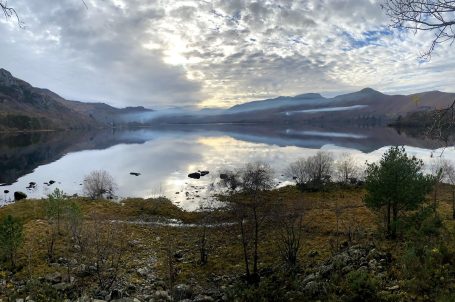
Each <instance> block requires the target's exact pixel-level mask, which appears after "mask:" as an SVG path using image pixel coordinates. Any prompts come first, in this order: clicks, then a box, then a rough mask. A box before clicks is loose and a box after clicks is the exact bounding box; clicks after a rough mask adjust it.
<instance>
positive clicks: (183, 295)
mask: <svg viewBox="0 0 455 302" xmlns="http://www.w3.org/2000/svg"><path fill="white" fill-rule="evenodd" d="M192 295H193V290H192V289H191V286H189V285H188V284H183V283H182V284H177V285H176V286H174V297H175V298H176V300H177V301H180V300H183V299H189V298H191V296H192Z"/></svg>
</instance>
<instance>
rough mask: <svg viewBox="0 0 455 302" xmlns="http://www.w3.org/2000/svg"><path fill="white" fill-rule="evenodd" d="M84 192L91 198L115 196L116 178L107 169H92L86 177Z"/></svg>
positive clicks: (110, 197)
mask: <svg viewBox="0 0 455 302" xmlns="http://www.w3.org/2000/svg"><path fill="white" fill-rule="evenodd" d="M83 189H84V194H86V195H87V196H88V197H90V198H91V199H99V198H108V199H112V198H113V197H114V193H115V189H116V184H115V182H114V178H113V177H112V176H111V175H110V174H109V173H108V172H106V171H104V170H99V171H92V172H91V173H90V174H89V175H87V176H86V177H85V178H84V188H83Z"/></svg>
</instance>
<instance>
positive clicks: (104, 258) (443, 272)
mask: <svg viewBox="0 0 455 302" xmlns="http://www.w3.org/2000/svg"><path fill="white" fill-rule="evenodd" d="M326 160H327V157H326V155H324V154H319V155H316V156H315V158H313V159H312V161H306V162H304V161H302V162H300V164H299V165H297V164H294V171H293V173H295V172H296V171H299V169H297V168H296V167H301V168H302V169H307V168H308V167H310V166H311V167H313V168H314V166H313V165H309V163H312V164H313V163H314V162H319V163H321V164H322V163H324V165H323V166H324V167H326V166H325V164H326V163H327V161H326ZM316 166H318V165H316ZM348 166H349V165H346V163H345V164H344V167H345V168H346V169H341V171H342V172H343V171H344V172H346V171H348V170H349V171H351V169H347V167H348ZM311 167H310V168H311ZM318 167H319V168H320V167H321V165H319V166H318ZM296 169H297V170H296ZM420 169H421V164H420V162H419V161H417V160H415V159H413V158H409V157H407V155H406V154H405V153H404V151H403V150H401V149H399V148H395V149H391V150H390V151H389V152H388V154H386V155H385V156H384V157H383V161H382V162H380V163H378V164H376V165H374V164H373V165H370V166H369V167H368V169H367V170H369V172H368V175H367V177H366V179H365V184H363V183H360V182H353V181H351V180H350V178H351V177H347V176H346V175H347V173H341V175H343V179H344V181H339V182H337V183H334V182H331V181H330V180H328V179H327V177H326V176H325V174H324V173H309V174H308V173H300V174H299V177H296V179H295V180H296V183H297V186H288V187H284V188H279V189H272V188H271V185H270V178H269V175H270V174H269V171H268V169H267V166H264V165H260V164H250V165H247V166H246V168H245V169H244V170H242V171H237V172H232V171H231V172H228V171H226V173H224V175H223V185H225V186H226V187H227V193H225V194H224V196H220V198H221V199H222V200H224V202H225V204H226V207H225V208H223V209H218V210H213V211H208V212H204V211H202V212H185V211H183V210H181V209H180V208H178V207H176V206H175V205H173V204H172V203H171V202H170V201H169V200H167V199H164V198H161V199H147V200H144V199H127V200H123V201H122V202H112V201H108V200H103V199H97V198H95V199H90V198H68V197H66V196H65V195H64V194H63V192H61V191H58V190H56V191H55V192H54V193H53V194H51V195H50V196H49V198H48V199H47V200H22V201H18V202H16V203H14V204H11V205H9V206H7V207H4V208H1V209H0V221H1V222H2V223H1V226H2V227H1V228H0V239H1V240H2V244H3V245H2V248H1V252H2V257H3V262H2V263H1V266H0V299H4V300H6V301H16V299H25V298H26V297H29V300H33V301H62V300H64V299H69V300H71V301H73V300H79V301H90V299H95V298H96V299H100V300H118V299H123V301H129V300H131V301H134V299H137V300H139V301H171V300H173V301H180V300H184V299H190V301H217V300H224V301H289V300H293V301H313V300H315V301H316V300H320V301H452V299H453V296H454V294H455V288H454V284H455V283H454V281H455V254H454V252H455V245H454V241H453V235H454V234H455V229H454V228H455V220H454V219H453V213H452V203H453V192H454V191H453V188H454V187H453V186H451V185H447V184H440V183H439V184H437V188H436V186H435V184H436V181H438V179H441V178H437V177H434V176H431V177H430V176H425V175H423V174H421V172H420ZM305 171H321V169H310V170H305ZM396 171H401V174H397V175H400V176H406V177H402V179H401V180H398V179H397V180H396V181H401V182H391V183H386V184H385V185H384V181H383V180H384V177H385V179H389V180H390V178H391V177H392V176H393V175H394V173H396ZM406 171H407V172H406ZM300 172H302V170H300ZM290 173H291V172H290ZM293 173H291V174H293ZM381 179H383V180H381ZM415 184H419V187H418V188H415V187H413V185H415ZM393 185H395V186H393ZM406 187H410V188H414V189H412V190H408V191H406V190H404V188H406ZM397 188H399V189H400V190H398V189H397ZM435 189H437V194H436V193H435ZM381 194H383V195H381ZM394 194H398V195H396V196H394ZM381 196H383V197H382V198H381ZM98 197H99V196H98ZM386 197H387V198H386ZM389 201H390V203H389ZM387 209H391V212H387ZM394 209H396V211H395V210H394ZM395 214H396V215H395ZM387 217H389V218H390V219H384V218H387ZM137 300H136V301H137ZM187 301H188V300H187Z"/></svg>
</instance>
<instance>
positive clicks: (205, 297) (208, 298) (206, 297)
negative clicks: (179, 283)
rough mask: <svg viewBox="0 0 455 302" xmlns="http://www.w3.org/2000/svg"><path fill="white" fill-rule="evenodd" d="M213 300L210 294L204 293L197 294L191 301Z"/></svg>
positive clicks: (210, 301)
mask: <svg viewBox="0 0 455 302" xmlns="http://www.w3.org/2000/svg"><path fill="white" fill-rule="evenodd" d="M214 301H215V300H214V299H213V298H212V297H210V296H205V295H197V296H196V297H195V298H194V299H193V302H214Z"/></svg>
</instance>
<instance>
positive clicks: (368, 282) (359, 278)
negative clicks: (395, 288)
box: [346, 270, 378, 302]
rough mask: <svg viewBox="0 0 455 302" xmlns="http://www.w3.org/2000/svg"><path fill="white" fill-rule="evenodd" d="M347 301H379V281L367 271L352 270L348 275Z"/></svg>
mask: <svg viewBox="0 0 455 302" xmlns="http://www.w3.org/2000/svg"><path fill="white" fill-rule="evenodd" d="M346 280H347V287H348V288H347V290H348V298H347V301H352V302H357V301H358V302H363V301H378V297H377V284H378V281H377V280H376V279H375V278H374V277H372V276H370V275H369V274H368V273H367V272H365V271H361V270H358V271H352V272H350V273H349V274H348V275H347V279H346Z"/></svg>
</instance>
